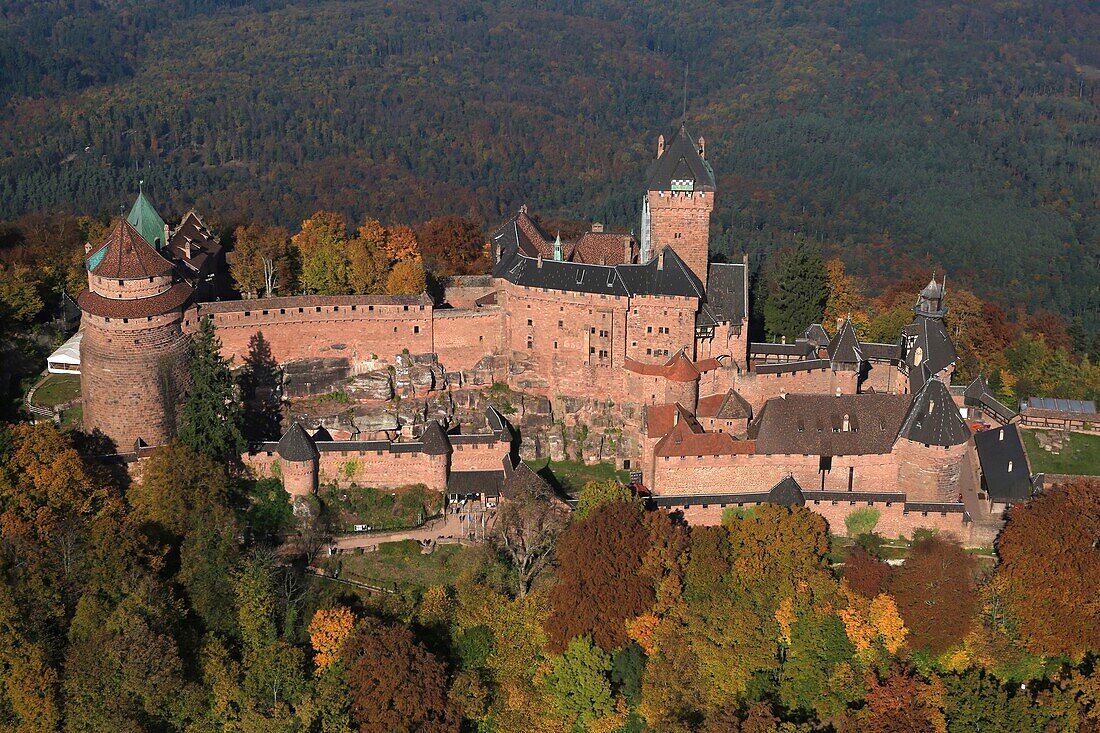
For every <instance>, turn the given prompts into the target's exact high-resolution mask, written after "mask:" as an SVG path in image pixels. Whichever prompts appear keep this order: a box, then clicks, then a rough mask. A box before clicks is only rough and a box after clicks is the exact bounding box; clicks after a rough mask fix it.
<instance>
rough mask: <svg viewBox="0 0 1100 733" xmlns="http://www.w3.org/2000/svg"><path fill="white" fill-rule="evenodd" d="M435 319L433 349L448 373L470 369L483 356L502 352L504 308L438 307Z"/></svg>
mask: <svg viewBox="0 0 1100 733" xmlns="http://www.w3.org/2000/svg"><path fill="white" fill-rule="evenodd" d="M432 318H433V323H432V329H433V336H434V348H433V351H435V353H436V354H437V355H438V356H439V363H440V364H442V365H443V368H444V369H446V370H447V371H448V372H459V371H461V372H465V371H468V370H471V369H473V368H474V367H475V366H476V365H477V364H478V362H479V361H481V360H482V359H483V358H484V357H486V356H489V355H492V354H499V353H501V351H502V348H503V344H504V311H503V310H502V309H501V308H500V307H498V306H490V307H488V308H478V309H476V310H436V311H434V312H433V314H432Z"/></svg>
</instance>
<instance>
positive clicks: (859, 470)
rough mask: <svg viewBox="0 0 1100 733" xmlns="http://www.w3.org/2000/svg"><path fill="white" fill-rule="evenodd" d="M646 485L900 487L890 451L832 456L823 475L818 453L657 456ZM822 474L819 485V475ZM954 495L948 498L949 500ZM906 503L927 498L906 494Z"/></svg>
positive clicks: (688, 490)
mask: <svg viewBox="0 0 1100 733" xmlns="http://www.w3.org/2000/svg"><path fill="white" fill-rule="evenodd" d="M653 465H654V471H653V479H652V482H651V483H650V484H649V488H650V489H651V490H652V491H653V492H654V493H656V494H708V493H743V492H750V491H767V490H768V489H770V488H771V487H772V486H775V485H776V484H777V483H779V482H780V481H782V480H783V479H784V478H785V477H786V476H788V475H792V476H794V478H795V480H796V481H798V483H799V485H800V486H802V488H803V489H806V490H821V489H822V488H824V490H826V491H847V490H848V477H849V469H851V478H852V489H853V492H859V491H899V490H900V489H898V488H896V487H897V484H898V462H897V458H896V457H895V456H894V455H893V454H889V453H887V454H881V455H864V456H834V457H833V459H832V468H831V469H830V470H829V471H828V472H827V473H825V474H822V473H821V471H820V470H819V469H820V465H821V464H820V459H819V457H818V456H802V455H789V456H788V455H734V456H703V457H699V456H683V457H678V456H673V457H657V458H656V460H655V461H654V464H653ZM823 476H824V487H823V486H822V477H823ZM953 499H954V497H952V500H953ZM910 500H911V501H927V500H926V499H917V498H913V497H911V498H910Z"/></svg>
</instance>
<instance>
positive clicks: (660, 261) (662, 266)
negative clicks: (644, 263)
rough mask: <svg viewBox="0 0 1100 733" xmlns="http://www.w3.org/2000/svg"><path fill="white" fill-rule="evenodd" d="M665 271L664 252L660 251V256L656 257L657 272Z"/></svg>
mask: <svg viewBox="0 0 1100 733" xmlns="http://www.w3.org/2000/svg"><path fill="white" fill-rule="evenodd" d="M663 269H665V251H664V250H663V249H662V250H661V252H660V254H658V255H657V270H658V271H660V270H663Z"/></svg>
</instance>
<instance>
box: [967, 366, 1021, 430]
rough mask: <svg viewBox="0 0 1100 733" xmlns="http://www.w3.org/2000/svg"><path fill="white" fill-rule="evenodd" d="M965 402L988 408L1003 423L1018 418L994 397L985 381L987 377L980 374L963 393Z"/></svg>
mask: <svg viewBox="0 0 1100 733" xmlns="http://www.w3.org/2000/svg"><path fill="white" fill-rule="evenodd" d="M963 402H965V403H966V404H968V405H980V406H981V407H984V408H986V409H987V410H989V411H990V412H992V413H993V414H994V415H996V416H997V417H998V418H1000V420H1001V422H1008V421H1009V420H1011V419H1012V418H1014V417H1016V413H1015V412H1013V411H1012V409H1011V408H1009V407H1007V406H1006V405H1004V404H1003V403H1002V402H1001V401H1000V400H998V399H997V398H996V397H994V396H993V392H992V390H990V389H989V382H987V381H985V377H983V376H982V375H980V374H979V375H978V376H977V377H976V378H975V379H974V381H973V382H971V383H970V384H969V385H967V387H966V390H965V391H964V392H963Z"/></svg>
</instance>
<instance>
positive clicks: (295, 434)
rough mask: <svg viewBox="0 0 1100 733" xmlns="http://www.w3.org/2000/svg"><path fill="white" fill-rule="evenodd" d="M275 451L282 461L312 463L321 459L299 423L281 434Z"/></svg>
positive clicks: (315, 445) (311, 440) (314, 445)
mask: <svg viewBox="0 0 1100 733" xmlns="http://www.w3.org/2000/svg"><path fill="white" fill-rule="evenodd" d="M275 450H276V451H277V452H278V454H279V457H280V458H282V459H283V460H284V461H313V460H316V459H317V458H320V457H321V453H320V452H319V451H318V450H317V444H316V443H314V442H313V438H311V437H309V433H307V432H306V431H305V428H303V427H302V425H301V423H294V424H293V425H291V426H290V428H289V429H288V430H287V431H286V432H285V433H283V437H282V438H280V439H279V445H278V447H277V448H276V449H275Z"/></svg>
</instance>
